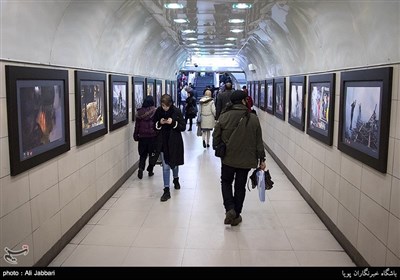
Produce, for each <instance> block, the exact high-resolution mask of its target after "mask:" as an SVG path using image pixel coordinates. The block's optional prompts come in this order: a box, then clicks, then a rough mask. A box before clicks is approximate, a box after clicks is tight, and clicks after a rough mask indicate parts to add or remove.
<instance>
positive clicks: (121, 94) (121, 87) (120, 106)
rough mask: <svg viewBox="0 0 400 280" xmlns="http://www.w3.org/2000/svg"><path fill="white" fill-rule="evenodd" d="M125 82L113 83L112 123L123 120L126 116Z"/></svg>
mask: <svg viewBox="0 0 400 280" xmlns="http://www.w3.org/2000/svg"><path fill="white" fill-rule="evenodd" d="M126 91H127V84H126V83H119V82H114V83H113V100H112V101H113V102H112V106H113V118H112V120H113V124H116V123H119V122H122V121H125V120H126V119H127V118H128V116H127V115H126V105H127V104H126V103H127V102H126Z"/></svg>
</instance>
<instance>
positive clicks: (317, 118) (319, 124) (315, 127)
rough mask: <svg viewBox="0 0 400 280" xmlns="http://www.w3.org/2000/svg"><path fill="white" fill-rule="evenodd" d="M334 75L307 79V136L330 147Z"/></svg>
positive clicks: (331, 139)
mask: <svg viewBox="0 0 400 280" xmlns="http://www.w3.org/2000/svg"><path fill="white" fill-rule="evenodd" d="M335 80H336V75H335V73H331V74H322V75H313V76H310V77H309V78H308V101H307V108H308V110H307V134H308V135H310V136H311V137H313V138H315V139H317V140H319V141H321V142H322V143H325V144H326V145H329V146H332V144H333V124H334V116H335Z"/></svg>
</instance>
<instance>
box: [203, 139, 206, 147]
mask: <svg viewBox="0 0 400 280" xmlns="http://www.w3.org/2000/svg"><path fill="white" fill-rule="evenodd" d="M205 147H206V141H204V140H203V148H205Z"/></svg>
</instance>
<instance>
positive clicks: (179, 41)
mask: <svg viewBox="0 0 400 280" xmlns="http://www.w3.org/2000/svg"><path fill="white" fill-rule="evenodd" d="M0 1H1V2H0V3H1V5H0V9H1V21H0V24H1V26H0V27H1V49H0V57H1V59H5V60H13V61H23V62H33V63H40V64H47V65H61V66H66V67H72V68H84V69H95V70H104V71H111V72H117V73H131V74H135V75H143V76H151V77H158V78H165V79H172V78H173V77H174V74H175V72H176V71H177V70H179V69H181V68H182V67H183V66H184V65H185V62H186V60H187V59H188V57H191V56H193V55H196V53H198V52H200V53H202V54H203V57H204V54H205V57H207V55H220V56H227V57H232V58H234V59H235V60H236V61H237V62H238V63H239V65H240V67H241V68H242V69H243V70H244V71H245V72H246V74H247V78H248V79H249V80H258V79H265V78H269V77H277V76H285V75H294V74H303V73H315V72H326V71H331V70H337V69H346V68H352V67H365V66H371V65H381V64H390V63H399V62H400V1H398V0H375V1H374V0H371V1H359V0H354V1H353V0H348V1H346V0H343V1H330V0H324V1H320V0H309V1H282V0H279V1H276V0H274V1H273V0H263V1H261V0H255V1H250V0H244V1H243V2H246V3H249V4H251V5H252V6H251V8H250V9H244V10H240V9H235V8H234V7H233V4H234V3H237V1H233V0H177V2H178V3H180V4H182V8H181V9H177V10H171V9H166V8H165V6H164V5H165V4H167V3H169V2H172V1H170V0H153V1H151V0H133V1H129V0H113V1H106V0H104V1H102V0H99V1H89V0H81V1H77V0H74V1H50V0H49V1H34V0H31V1H6V0H0ZM177 18H180V19H183V18H186V19H188V22H186V23H176V22H175V21H174V19H177ZM233 18H238V19H243V20H244V22H243V23H230V22H229V19H233ZM188 29H190V30H192V32H193V33H184V32H183V31H184V30H188ZM233 29H241V30H243V31H241V32H239V33H233V32H232V30H233ZM229 37H233V38H234V39H233V40H232V41H228V40H226V39H227V38H229ZM187 38H193V39H192V40H193V41H188V40H187ZM229 42H231V43H232V44H233V45H232V46H227V45H226V44H227V43H229ZM193 43H195V44H197V46H193V45H191V44H193ZM249 64H253V65H254V67H255V68H256V70H255V71H249V69H248V65H249Z"/></svg>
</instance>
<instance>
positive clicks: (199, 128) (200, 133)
mask: <svg viewBox="0 0 400 280" xmlns="http://www.w3.org/2000/svg"><path fill="white" fill-rule="evenodd" d="M202 135H203V131H201V126H200V124H198V125H197V136H199V137H200V136H202Z"/></svg>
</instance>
